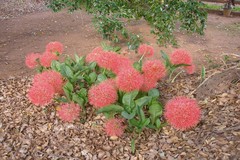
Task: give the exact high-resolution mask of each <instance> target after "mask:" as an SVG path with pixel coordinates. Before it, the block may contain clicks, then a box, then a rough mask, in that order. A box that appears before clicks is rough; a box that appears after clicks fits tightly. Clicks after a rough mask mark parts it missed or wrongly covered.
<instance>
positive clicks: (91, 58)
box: [86, 47, 104, 63]
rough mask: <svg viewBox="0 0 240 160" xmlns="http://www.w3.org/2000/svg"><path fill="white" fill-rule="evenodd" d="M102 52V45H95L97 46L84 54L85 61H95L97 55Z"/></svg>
mask: <svg viewBox="0 0 240 160" xmlns="http://www.w3.org/2000/svg"><path fill="white" fill-rule="evenodd" d="M103 52H104V51H103V49H102V47H97V48H95V49H93V51H92V52H91V53H89V54H88V55H87V56H86V62H87V63H91V62H97V60H98V57H99V56H100V55H101V53H103Z"/></svg>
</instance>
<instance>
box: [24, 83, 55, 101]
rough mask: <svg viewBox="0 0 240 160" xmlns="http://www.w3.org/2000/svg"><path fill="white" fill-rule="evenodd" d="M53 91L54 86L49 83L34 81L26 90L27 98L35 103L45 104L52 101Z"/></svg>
mask: <svg viewBox="0 0 240 160" xmlns="http://www.w3.org/2000/svg"><path fill="white" fill-rule="evenodd" d="M54 93H55V92H54V88H53V86H52V85H50V84H49V83H47V82H41V83H34V84H33V86H32V87H31V88H30V89H29V91H28V98H29V100H30V101H31V102H32V103H33V104H35V105H47V104H49V103H50V102H51V101H52V99H53V96H54Z"/></svg>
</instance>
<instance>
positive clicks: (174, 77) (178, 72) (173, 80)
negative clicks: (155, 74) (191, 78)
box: [171, 70, 183, 83]
mask: <svg viewBox="0 0 240 160" xmlns="http://www.w3.org/2000/svg"><path fill="white" fill-rule="evenodd" d="M182 72H183V70H181V71H180V72H178V74H177V75H176V76H175V77H174V78H173V79H172V81H171V83H173V82H174V81H175V79H176V78H177V77H178V76H179V75H180V74H181V73H182Z"/></svg>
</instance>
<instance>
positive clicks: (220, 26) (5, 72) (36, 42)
mask: <svg viewBox="0 0 240 160" xmlns="http://www.w3.org/2000/svg"><path fill="white" fill-rule="evenodd" d="M39 10H40V9H39ZM1 11H2V13H5V15H8V14H10V13H12V12H10V11H11V10H10V11H9V9H8V10H7V11H9V12H7V11H5V10H4V8H3V9H1ZM13 13H15V12H13ZM17 13H19V12H17ZM15 14H16V13H15ZM19 14H21V12H20V13H19ZM3 17H4V16H3ZM0 22H1V25H0V37H1V39H0V62H1V63H0V68H1V70H0V79H1V78H5V77H9V76H14V75H27V74H28V73H32V72H31V71H30V70H28V69H27V68H26V67H25V64H24V59H25V55H26V54H28V53H30V52H44V49H45V48H44V47H45V45H46V44H47V43H48V42H50V41H60V42H62V43H63V44H64V45H65V53H66V54H73V53H78V54H87V53H89V52H90V51H91V50H92V49H93V48H94V47H96V46H99V45H100V43H101V42H102V39H101V36H100V35H99V34H98V33H97V32H96V30H95V29H94V27H93V25H92V23H91V16H90V15H88V14H86V13H85V12H82V11H77V12H74V13H73V14H69V13H67V11H63V12H60V13H52V12H51V11H49V10H47V9H46V8H43V9H42V10H40V11H38V12H34V13H31V14H26V13H25V15H24V14H23V15H14V14H13V15H12V18H9V17H5V19H1V20H0ZM128 27H129V29H130V30H132V31H134V32H135V33H141V34H142V35H143V37H144V40H145V41H146V42H149V43H150V44H152V45H153V46H154V48H155V51H156V53H159V51H160V50H161V49H162V50H165V51H167V52H168V53H170V52H171V51H172V50H173V48H172V47H171V46H168V48H165V47H159V46H158V45H157V44H156V40H155V38H154V36H153V35H151V34H150V30H149V26H148V25H147V24H146V23H145V22H144V21H139V22H133V23H130V24H128ZM176 36H177V39H178V43H179V47H181V48H185V49H187V50H189V51H190V52H191V53H192V55H193V57H194V60H195V63H196V64H197V65H198V67H201V65H207V66H209V65H210V66H212V67H214V66H215V67H216V66H217V64H219V63H222V61H221V59H223V55H230V54H238V55H239V53H240V43H239V42H240V18H239V17H231V18H226V17H222V16H219V15H212V14H209V16H208V23H207V29H206V31H205V35H204V36H200V35H189V34H187V33H181V32H178V31H177V32H176ZM120 45H122V46H123V44H120ZM123 49H126V47H123ZM131 54H133V52H132V53H131ZM130 56H131V55H130Z"/></svg>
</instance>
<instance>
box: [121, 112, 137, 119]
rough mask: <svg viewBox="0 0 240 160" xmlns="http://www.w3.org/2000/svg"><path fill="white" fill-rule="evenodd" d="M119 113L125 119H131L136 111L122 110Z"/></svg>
mask: <svg viewBox="0 0 240 160" xmlns="http://www.w3.org/2000/svg"><path fill="white" fill-rule="evenodd" d="M121 115H122V116H123V117H124V118H126V119H133V118H134V116H135V115H136V113H135V112H133V113H131V114H129V113H127V112H126V111H122V113H121Z"/></svg>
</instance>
